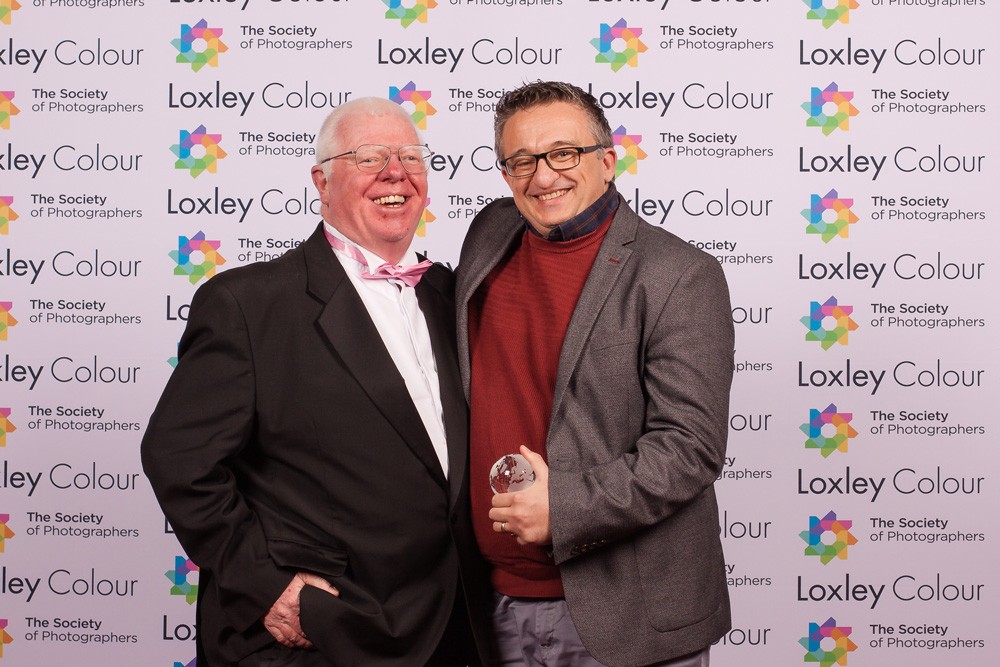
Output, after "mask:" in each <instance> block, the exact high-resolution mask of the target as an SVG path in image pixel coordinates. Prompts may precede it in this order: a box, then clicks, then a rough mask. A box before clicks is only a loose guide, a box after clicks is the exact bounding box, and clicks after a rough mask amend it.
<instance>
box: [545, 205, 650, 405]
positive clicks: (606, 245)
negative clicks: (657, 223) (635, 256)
mask: <svg viewBox="0 0 1000 667" xmlns="http://www.w3.org/2000/svg"><path fill="white" fill-rule="evenodd" d="M638 222H639V219H638V217H637V216H636V215H635V213H633V212H632V210H631V209H630V208H628V206H627V205H626V203H625V200H624V199H621V198H619V203H618V212H617V213H616V214H615V218H614V220H612V221H611V227H610V228H609V229H608V232H607V235H605V237H604V241H602V242H601V247H600V249H599V250H598V251H597V257H595V258H594V264H593V266H592V268H591V269H590V274H589V275H588V276H587V281H586V283H584V286H583V292H581V293H580V299H579V300H578V301H577V302H576V308H575V309H574V310H573V316H572V318H570V321H569V328H567V330H566V337H565V338H564V339H563V345H562V351H561V352H560V354H559V371H558V373H557V375H556V385H555V392H554V394H553V397H552V414H553V415H555V414H559V405H560V403H561V402H562V399H563V396H564V395H565V393H566V387H567V386H568V385H569V379H570V377H571V376H572V375H573V370H574V369H575V368H576V364H577V362H578V361H579V360H580V354H581V353H582V352H583V347H584V345H585V344H586V342H587V340H588V339H589V337H590V332H591V330H592V329H593V328H594V323H595V322H596V321H597V316H598V315H599V314H600V312H601V309H602V308H603V307H604V303H605V302H606V301H607V300H608V295H609V294H610V293H611V289H612V288H613V287H614V285H615V283H616V282H617V281H618V277H619V276H620V275H621V272H622V269H624V268H625V264H626V263H627V262H628V260H629V257H631V255H632V249H631V248H630V247H628V245H629V244H630V243H631V242H632V241H634V240H635V234H636V228H637V226H638Z"/></svg>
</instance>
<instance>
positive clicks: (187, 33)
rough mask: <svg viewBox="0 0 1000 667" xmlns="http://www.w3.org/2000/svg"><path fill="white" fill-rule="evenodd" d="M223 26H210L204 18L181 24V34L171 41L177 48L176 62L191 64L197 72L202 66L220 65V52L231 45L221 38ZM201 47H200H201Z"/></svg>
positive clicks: (223, 51)
mask: <svg viewBox="0 0 1000 667" xmlns="http://www.w3.org/2000/svg"><path fill="white" fill-rule="evenodd" d="M221 36H222V28H210V27H209V26H208V21H206V20H205V19H202V20H200V21H198V22H197V23H195V24H194V25H193V26H191V25H187V24H186V23H184V24H181V36H180V38H179V39H172V40H170V43H171V44H173V46H174V48H175V49H177V59H176V61H175V62H178V63H181V64H183V65H190V66H191V69H193V70H194V71H195V72H197V71H199V70H201V68H202V67H204V66H205V65H208V66H209V67H218V66H219V54H220V53H225V52H226V51H228V50H229V47H228V46H226V45H225V43H223V41H222V40H221V39H220V37H221ZM199 47H200V48H199Z"/></svg>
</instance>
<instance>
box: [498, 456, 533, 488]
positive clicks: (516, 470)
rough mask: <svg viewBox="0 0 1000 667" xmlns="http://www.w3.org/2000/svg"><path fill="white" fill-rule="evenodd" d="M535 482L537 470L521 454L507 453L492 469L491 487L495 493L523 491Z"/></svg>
mask: <svg viewBox="0 0 1000 667" xmlns="http://www.w3.org/2000/svg"><path fill="white" fill-rule="evenodd" d="M534 482H535V471H534V470H533V469H532V467H531V464H530V463H528V460H527V459H526V458H524V457H523V456H521V455H520V454H505V455H504V456H501V457H500V458H499V459H498V460H497V462H496V463H494V464H493V467H492V468H491V469H490V488H491V489H493V493H495V494H496V493H513V492H514V491H523V490H524V489H526V488H528V487H529V486H531V485H532V484H534Z"/></svg>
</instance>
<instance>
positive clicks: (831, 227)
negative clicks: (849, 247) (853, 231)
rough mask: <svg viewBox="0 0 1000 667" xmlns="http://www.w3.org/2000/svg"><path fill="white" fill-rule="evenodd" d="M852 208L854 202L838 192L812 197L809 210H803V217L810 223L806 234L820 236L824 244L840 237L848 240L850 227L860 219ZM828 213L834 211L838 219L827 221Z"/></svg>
mask: <svg viewBox="0 0 1000 667" xmlns="http://www.w3.org/2000/svg"><path fill="white" fill-rule="evenodd" d="M852 206H854V200H853V199H846V198H842V197H841V196H840V195H838V194H837V191H836V190H830V191H829V192H827V193H826V194H825V195H822V196H820V195H817V194H812V195H810V196H809V208H807V209H803V210H802V217H803V218H805V219H806V220H807V221H808V222H809V224H808V225H807V226H806V234H819V235H820V238H821V239H823V242H824V243H829V242H830V241H832V240H833V239H835V238H836V237H838V236H839V237H840V238H842V239H846V238H847V236H848V233H849V229H850V225H853V224H854V223H855V222H857V221H858V219H859V218H858V216H856V215H854V211H852V210H851V207H852ZM827 211H832V212H833V215H836V219H834V220H827V219H826V218H827Z"/></svg>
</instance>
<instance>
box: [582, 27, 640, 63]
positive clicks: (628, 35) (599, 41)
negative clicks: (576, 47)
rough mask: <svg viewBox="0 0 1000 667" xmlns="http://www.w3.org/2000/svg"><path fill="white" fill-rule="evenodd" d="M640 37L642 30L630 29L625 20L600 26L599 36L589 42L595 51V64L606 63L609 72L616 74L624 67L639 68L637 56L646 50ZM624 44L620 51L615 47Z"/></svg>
mask: <svg viewBox="0 0 1000 667" xmlns="http://www.w3.org/2000/svg"><path fill="white" fill-rule="evenodd" d="M640 35H642V28H630V27H629V26H628V24H627V23H625V19H619V20H618V23H615V24H614V25H608V24H607V23H602V24H601V35H600V37H595V38H594V39H592V40H590V43H591V45H592V46H593V47H594V48H595V49H597V55H596V56H594V62H595V63H607V64H609V65H611V71H613V72H617V71H618V70H620V69H621V68H622V67H625V65H628V66H629V67H638V66H639V54H640V53H644V52H645V51H647V50H648V48H649V47H647V46H646V45H645V44H643V43H642V40H641V39H639V36H640ZM622 44H624V48H623V49H622V50H620V51H619V50H616V49H615V47H616V46H618V45H622Z"/></svg>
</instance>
